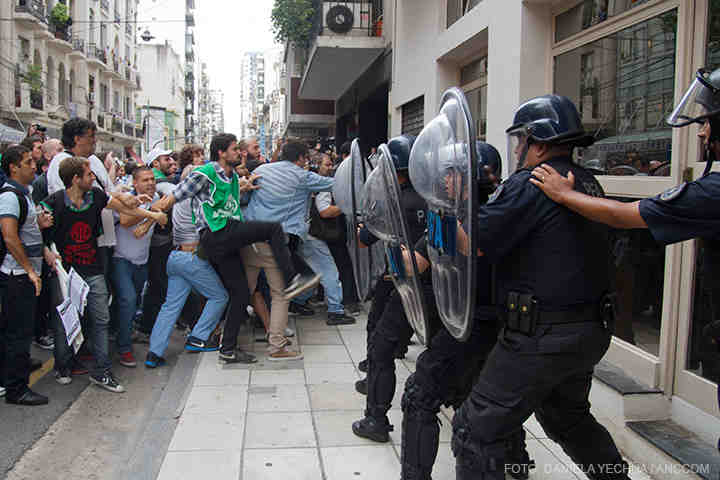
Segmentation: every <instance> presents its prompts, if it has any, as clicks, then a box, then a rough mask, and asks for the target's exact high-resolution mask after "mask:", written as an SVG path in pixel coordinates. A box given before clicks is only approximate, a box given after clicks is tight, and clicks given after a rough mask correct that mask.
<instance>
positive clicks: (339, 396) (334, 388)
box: [308, 383, 365, 411]
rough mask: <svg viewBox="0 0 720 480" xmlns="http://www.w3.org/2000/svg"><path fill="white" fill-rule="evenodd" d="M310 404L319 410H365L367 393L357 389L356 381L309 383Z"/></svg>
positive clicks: (314, 409)
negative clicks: (364, 393) (360, 392)
mask: <svg viewBox="0 0 720 480" xmlns="http://www.w3.org/2000/svg"><path fill="white" fill-rule="evenodd" d="M308 391H309V393H310V405H311V406H312V409H313V411H319V410H363V409H364V408H365V395H361V394H359V393H358V392H356V391H355V384H354V383H321V384H319V385H308Z"/></svg>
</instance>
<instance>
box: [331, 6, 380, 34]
mask: <svg viewBox="0 0 720 480" xmlns="http://www.w3.org/2000/svg"><path fill="white" fill-rule="evenodd" d="M371 23H372V4H371V3H369V2H323V35H326V36H334V35H338V36H351V37H368V36H371V35H372V24H371Z"/></svg>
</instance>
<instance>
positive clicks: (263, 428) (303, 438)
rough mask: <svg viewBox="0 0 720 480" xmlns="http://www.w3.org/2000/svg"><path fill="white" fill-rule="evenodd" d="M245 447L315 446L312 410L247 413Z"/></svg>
mask: <svg viewBox="0 0 720 480" xmlns="http://www.w3.org/2000/svg"><path fill="white" fill-rule="evenodd" d="M245 429H246V431H245V448H246V449H247V448H288V447H314V446H315V444H316V442H315V432H314V430H313V424H312V417H311V415H310V412H296V413H257V412H250V413H248V414H247V424H246V425H245Z"/></svg>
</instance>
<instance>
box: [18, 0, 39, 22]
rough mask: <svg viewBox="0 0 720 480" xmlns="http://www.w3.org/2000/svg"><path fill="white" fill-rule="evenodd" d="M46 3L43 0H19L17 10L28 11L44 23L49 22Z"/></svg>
mask: <svg viewBox="0 0 720 480" xmlns="http://www.w3.org/2000/svg"><path fill="white" fill-rule="evenodd" d="M45 10H46V8H45V3H44V2H43V1H42V0H17V5H15V11H16V12H26V13H29V14H30V15H32V16H34V17H35V18H37V19H38V20H40V21H41V22H43V23H47V14H46V11H45Z"/></svg>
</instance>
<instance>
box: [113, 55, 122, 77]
mask: <svg viewBox="0 0 720 480" xmlns="http://www.w3.org/2000/svg"><path fill="white" fill-rule="evenodd" d="M112 63H113V71H114V72H115V73H117V74H120V62H119V61H118V59H117V58H113V61H112Z"/></svg>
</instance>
